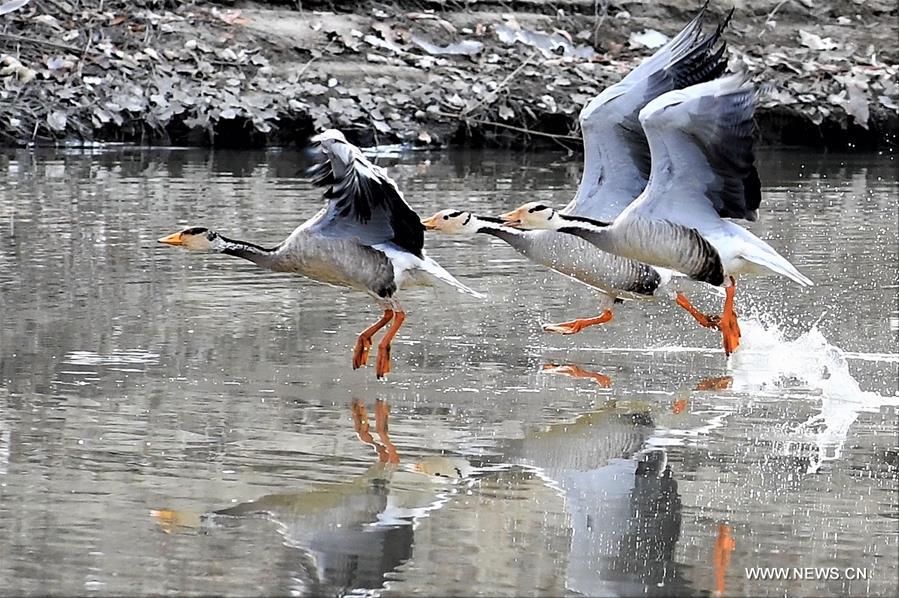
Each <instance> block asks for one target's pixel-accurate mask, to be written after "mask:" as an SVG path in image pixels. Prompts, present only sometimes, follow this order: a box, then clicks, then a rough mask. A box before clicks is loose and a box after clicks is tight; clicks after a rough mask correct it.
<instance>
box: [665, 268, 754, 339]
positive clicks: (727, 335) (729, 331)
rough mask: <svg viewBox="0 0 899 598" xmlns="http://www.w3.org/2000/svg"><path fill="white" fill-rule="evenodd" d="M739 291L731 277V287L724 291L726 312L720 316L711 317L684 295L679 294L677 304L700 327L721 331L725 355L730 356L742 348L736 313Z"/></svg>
mask: <svg viewBox="0 0 899 598" xmlns="http://www.w3.org/2000/svg"><path fill="white" fill-rule="evenodd" d="M736 291H737V281H736V280H735V279H734V277H733V276H731V277H730V286H728V287H727V288H725V289H724V293H725V296H724V310H723V311H722V313H721V315H720V316H710V315H708V314H704V313H702V312H701V311H699V310H698V309H696V308H695V307H694V306H693V304H692V303H690V300H689V299H687V297H686V295H684V294H683V293H678V294H677V304H678V305H680V306H681V307H683V308H684V309H685V310H687V311H688V312H689V313H690V315H691V316H693V317H694V318H695V319H696V321H697V322H699V325H700V326H705V327H706V328H715V329H716V330H720V331H721V334H722V335H723V336H724V353H725V354H726V355H730V354H731V353H733V352H734V351H736V350H737V347H739V346H740V325H739V323H738V322H737V313H736V312H735V311H734V294H735V293H736Z"/></svg>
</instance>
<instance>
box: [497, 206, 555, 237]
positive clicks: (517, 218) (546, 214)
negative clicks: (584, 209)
mask: <svg viewBox="0 0 899 598" xmlns="http://www.w3.org/2000/svg"><path fill="white" fill-rule="evenodd" d="M500 218H502V219H503V223H504V224H505V225H506V226H510V227H512V228H521V229H525V230H540V229H550V230H554V229H556V228H558V227H559V226H563V223H562V219H561V218H560V217H559V215H558V213H557V212H556V211H555V210H554V209H553V208H551V207H549V206H548V205H546V204H543V203H540V202H539V201H531V202H528V203H526V204H524V205H522V206H519V207H517V208H515V209H514V210H512V211H511V212H506V213H505V214H502V215H501V216H500Z"/></svg>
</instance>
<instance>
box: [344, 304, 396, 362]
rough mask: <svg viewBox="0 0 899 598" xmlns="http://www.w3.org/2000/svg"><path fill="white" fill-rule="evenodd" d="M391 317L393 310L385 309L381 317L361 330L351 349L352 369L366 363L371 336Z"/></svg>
mask: <svg viewBox="0 0 899 598" xmlns="http://www.w3.org/2000/svg"><path fill="white" fill-rule="evenodd" d="M392 319H393V310H392V309H385V310H384V315H383V316H381V319H380V320H378V321H377V322H375V323H374V324H372V325H371V326H369V327H368V328H366V329H365V330H363V331H362V334H360V335H359V338H357V339H356V347H355V348H354V349H353V369H354V370H357V369H359V368H361V367H362V366H363V365H365V364H366V363H368V353H369V351H370V350H371V337H372V336H374V334H375V333H376V332H377V331H378V330H380V329H381V328H383V327H384V326H387V323H388V322H390V320H392Z"/></svg>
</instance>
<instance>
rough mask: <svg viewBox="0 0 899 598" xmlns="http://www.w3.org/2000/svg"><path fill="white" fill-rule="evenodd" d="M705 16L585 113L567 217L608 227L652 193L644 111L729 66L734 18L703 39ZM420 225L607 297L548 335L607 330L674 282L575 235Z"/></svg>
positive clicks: (454, 221)
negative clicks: (631, 303)
mask: <svg viewBox="0 0 899 598" xmlns="http://www.w3.org/2000/svg"><path fill="white" fill-rule="evenodd" d="M731 14H732V13H731ZM704 15H705V7H703V8H702V9H701V10H700V12H699V14H698V15H696V17H695V18H694V19H693V20H692V21H691V22H690V23H689V24H688V25H687V26H686V27H685V28H684V29H683V30H682V31H681V32H680V33H678V34H677V35H676V36H675V37H674V38H673V39H672V40H671V41H669V42H668V43H667V44H666V45H664V46H663V47H662V48H660V49H659V50H658V51H657V52H656V53H655V54H653V55H652V56H651V57H650V58H649V59H647V60H646V61H644V62H643V63H642V64H641V65H640V66H638V67H636V68H635V69H634V70H633V71H632V72H631V73H629V74H628V75H627V76H626V77H625V78H624V79H622V80H621V81H620V82H618V83H616V84H615V85H612V86H611V87H609V88H607V89H606V90H604V91H603V92H602V93H601V94H599V95H598V96H597V97H596V98H594V99H593V100H592V101H591V102H590V103H589V104H587V105H586V106H585V107H584V109H583V110H582V111H581V114H580V123H581V131H582V134H583V140H584V171H583V176H582V178H581V183H580V186H579V187H578V190H577V193H576V194H575V196H574V199H572V200H571V202H570V203H569V204H568V205H567V206H566V207H565V208H564V209H563V210H562V213H564V214H569V215H571V216H583V217H589V218H595V219H600V220H610V219H612V218H614V217H615V216H617V215H618V213H619V212H621V210H622V209H624V207H625V206H627V205H628V204H629V203H630V202H631V201H632V200H633V199H634V198H636V197H637V196H638V195H639V194H640V192H641V191H642V190H643V188H644V187H645V186H646V182H647V179H648V177H649V170H650V160H649V147H648V145H647V142H646V138H645V136H644V135H643V130H642V129H641V128H640V123H639V121H638V114H639V112H640V109H641V108H642V107H643V106H645V105H646V103H647V102H649V101H650V100H652V99H653V98H655V97H657V96H659V95H661V94H663V93H665V92H667V91H670V90H672V89H678V88H681V87H685V86H687V85H692V84H693V83H697V82H700V81H706V80H709V79H713V78H715V77H717V76H719V75H720V74H721V73H722V72H723V71H724V68H725V66H726V60H725V58H724V52H725V44H724V43H722V44H721V45H720V46H719V47H718V48H717V49H716V46H717V45H718V41H719V40H720V38H721V33H722V31H723V29H724V27H725V26H726V25H727V23H728V21H729V19H730V15H728V16H727V17H726V19H725V20H724V21H723V22H722V23H721V24H720V25H719V26H718V28H717V29H716V30H715V31H714V32H712V33H710V34H709V35H707V36H705V37H701V33H702V19H703V17H704ZM422 222H423V224H424V225H425V227H426V228H428V229H430V230H436V231H439V232H443V233H448V234H475V233H485V234H489V235H492V236H495V237H498V238H499V239H501V240H502V241H505V242H506V243H508V244H509V245H511V246H512V247H513V248H514V249H515V250H516V251H518V252H519V253H521V254H522V255H524V256H525V257H527V258H528V259H530V260H532V261H534V262H537V263H538V264H541V265H543V266H546V267H549V268H551V269H553V270H556V271H557V272H560V273H562V274H566V275H568V276H571V277H573V278H575V279H576V280H578V281H580V282H582V283H584V284H586V285H588V286H590V287H593V288H594V289H596V290H598V291H599V292H600V293H601V294H602V301H601V304H600V310H601V313H600V315H598V316H596V317H592V318H582V319H577V320H573V321H571V322H562V323H559V324H550V325H546V326H544V330H547V331H550V332H559V333H562V334H575V333H577V332H580V331H581V330H583V329H584V328H587V327H588V326H593V325H596V324H602V323H604V322H608V321H610V320H611V319H612V306H613V304H614V303H615V302H616V301H620V300H621V299H623V298H627V299H636V298H644V299H645V298H651V297H653V296H655V295H657V294H658V293H659V289H660V288H663V287H664V285H665V283H666V282H667V281H668V280H669V279H670V275H671V273H670V272H666V271H660V270H657V269H655V268H652V267H649V266H647V265H646V264H642V263H639V262H636V261H634V260H631V259H625V258H622V257H619V256H615V255H612V254H610V253H607V252H604V251H601V250H599V249H597V248H596V247H593V246H591V245H590V244H589V243H587V242H586V241H583V240H582V239H579V238H577V237H574V236H571V235H561V234H558V233H555V232H552V231H513V230H509V229H508V228H506V229H503V227H501V226H500V224H501V222H500V221H498V220H496V219H491V218H487V217H483V216H481V217H479V216H477V215H474V214H470V213H469V212H463V211H458V210H443V211H441V212H438V213H437V214H435V215H434V216H432V217H431V218H428V219H426V220H423V221H422Z"/></svg>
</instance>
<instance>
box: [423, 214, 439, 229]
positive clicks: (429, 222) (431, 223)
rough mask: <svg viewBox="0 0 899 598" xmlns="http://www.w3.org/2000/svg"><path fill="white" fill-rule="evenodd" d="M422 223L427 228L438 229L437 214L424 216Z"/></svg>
mask: <svg viewBox="0 0 899 598" xmlns="http://www.w3.org/2000/svg"><path fill="white" fill-rule="evenodd" d="M421 223H422V224H423V225H424V227H425V230H437V215H436V214H434V215H433V216H431V217H430V218H422V220H421Z"/></svg>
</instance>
